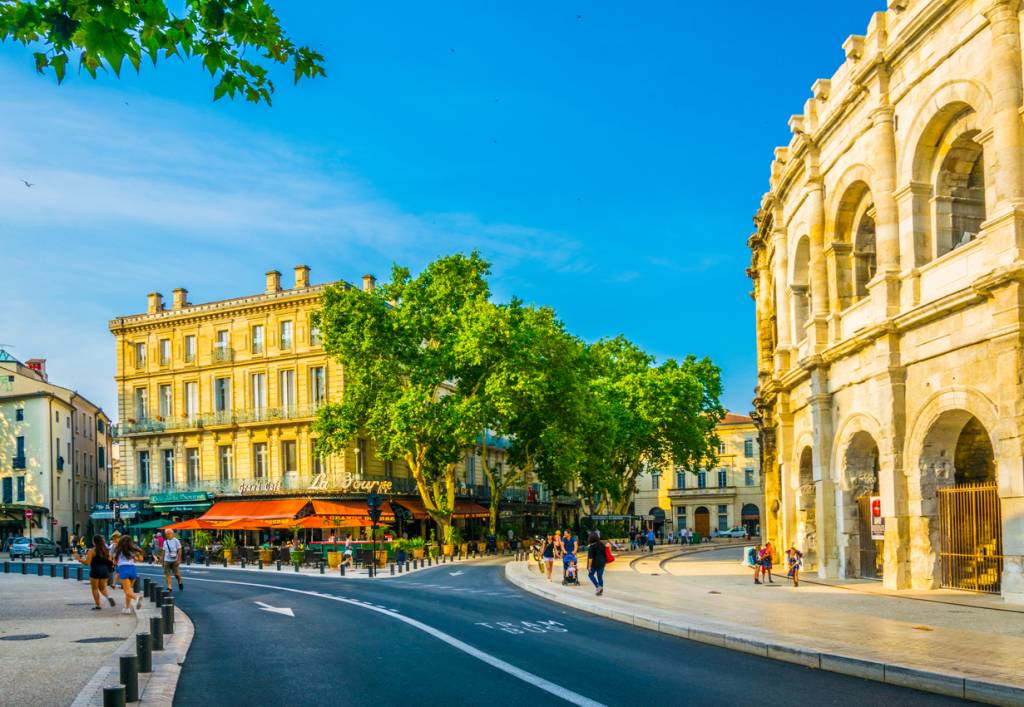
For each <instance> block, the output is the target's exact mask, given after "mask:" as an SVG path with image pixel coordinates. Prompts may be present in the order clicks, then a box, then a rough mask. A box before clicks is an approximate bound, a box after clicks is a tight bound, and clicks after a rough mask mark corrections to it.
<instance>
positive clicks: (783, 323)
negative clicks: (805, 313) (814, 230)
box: [772, 224, 793, 375]
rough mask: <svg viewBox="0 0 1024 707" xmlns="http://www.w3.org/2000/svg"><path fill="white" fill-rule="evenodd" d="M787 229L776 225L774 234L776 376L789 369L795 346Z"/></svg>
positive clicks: (773, 274) (773, 277)
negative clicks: (777, 337)
mask: <svg viewBox="0 0 1024 707" xmlns="http://www.w3.org/2000/svg"><path fill="white" fill-rule="evenodd" d="M786 247H787V246H786V229H785V228H784V227H782V226H781V225H778V224H776V226H775V230H774V231H773V232H772V248H773V250H774V253H775V254H774V256H773V261H772V279H773V280H774V281H775V321H776V324H777V328H778V330H779V340H778V341H777V342H776V347H775V372H776V375H777V374H779V373H781V372H782V371H786V370H788V369H789V355H790V351H791V349H792V346H793V342H792V330H791V327H792V323H791V320H790V316H789V315H790V303H789V297H788V293H789V287H788V284H789V254H788V253H787V252H786Z"/></svg>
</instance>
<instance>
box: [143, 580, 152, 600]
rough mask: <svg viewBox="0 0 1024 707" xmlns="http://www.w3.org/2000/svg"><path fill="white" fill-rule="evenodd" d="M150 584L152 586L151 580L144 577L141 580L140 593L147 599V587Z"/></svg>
mask: <svg viewBox="0 0 1024 707" xmlns="http://www.w3.org/2000/svg"><path fill="white" fill-rule="evenodd" d="M152 584H153V580H152V579H150V578H149V577H144V578H143V580H142V593H143V594H144V595H145V596H146V598H147V599H148V598H149V587H150V585H152Z"/></svg>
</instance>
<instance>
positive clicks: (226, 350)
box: [211, 344, 235, 363]
mask: <svg viewBox="0 0 1024 707" xmlns="http://www.w3.org/2000/svg"><path fill="white" fill-rule="evenodd" d="M211 355H212V357H213V361H214V363H225V362H228V361H233V360H234V358H235V350H234V349H233V348H231V347H230V346H219V345H217V344H214V346H213V351H212V352H211Z"/></svg>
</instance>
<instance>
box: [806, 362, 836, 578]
mask: <svg viewBox="0 0 1024 707" xmlns="http://www.w3.org/2000/svg"><path fill="white" fill-rule="evenodd" d="M810 406H811V417H812V420H813V425H814V428H813V433H814V445H813V447H812V449H811V451H812V459H813V465H814V466H813V474H814V489H815V491H814V506H815V507H814V514H815V522H814V532H815V540H816V543H815V544H816V550H817V556H818V576H819V577H838V576H839V550H838V545H837V543H836V487H835V482H834V480H833V478H832V469H831V466H832V465H831V456H832V395H831V394H830V393H829V392H828V369H827V368H825V367H824V366H818V367H816V368H814V369H813V370H812V371H811V397H810Z"/></svg>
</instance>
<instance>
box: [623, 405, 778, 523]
mask: <svg viewBox="0 0 1024 707" xmlns="http://www.w3.org/2000/svg"><path fill="white" fill-rule="evenodd" d="M715 433H716V434H717V435H718V439H719V447H718V464H717V465H716V466H715V467H714V468H709V469H704V470H702V471H700V472H698V473H696V474H694V473H693V472H688V471H685V470H682V469H656V470H651V471H650V472H648V473H645V474H643V475H642V476H641V477H640V478H639V479H638V480H637V491H636V494H635V496H634V502H633V508H634V511H635V512H636V514H637V515H639V516H641V517H643V518H644V519H645V521H646V522H647V523H648V524H649V525H651V526H653V527H654V529H655V530H656V531H657V532H659V533H662V532H664V533H667V532H670V531H676V532H678V531H681V530H683V529H684V528H689V529H690V530H692V531H695V532H698V533H700V534H701V536H702V537H703V536H707V535H710V534H711V532H712V531H713V530H717V531H719V532H721V531H725V530H729V529H731V528H736V527H743V528H746V529H747V530H748V531H749V532H750V534H751V535H757V534H758V533H759V532H760V527H761V515H762V513H761V511H762V505H763V503H764V486H763V485H762V479H761V464H760V449H759V447H758V430H757V427H756V426H755V425H754V421H753V420H752V419H751V418H749V417H747V416H746V415H736V414H733V413H728V414H727V415H726V416H725V418H723V419H722V421H721V422H720V423H719V424H718V425H717V426H716V428H715Z"/></svg>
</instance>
